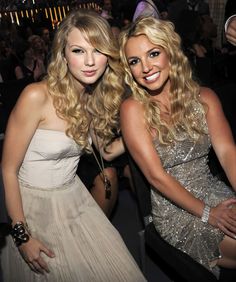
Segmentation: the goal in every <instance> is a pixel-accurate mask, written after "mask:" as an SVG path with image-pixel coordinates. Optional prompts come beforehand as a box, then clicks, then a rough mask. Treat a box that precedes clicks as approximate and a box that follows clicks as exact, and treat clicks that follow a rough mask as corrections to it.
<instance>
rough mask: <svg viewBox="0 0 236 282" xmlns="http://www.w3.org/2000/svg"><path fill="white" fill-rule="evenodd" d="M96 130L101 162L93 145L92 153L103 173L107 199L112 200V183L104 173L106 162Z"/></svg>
mask: <svg viewBox="0 0 236 282" xmlns="http://www.w3.org/2000/svg"><path fill="white" fill-rule="evenodd" d="M93 130H94V134H95V137H96V142H97V144H98V148H99V149H98V152H99V156H100V162H99V160H98V157H97V155H96V153H95V152H94V149H93V146H92V145H91V150H92V153H93V156H94V158H95V160H96V162H97V164H98V167H99V169H100V171H101V178H102V181H103V184H104V188H105V199H110V198H111V182H110V180H109V179H108V177H107V176H106V174H105V172H104V169H105V167H104V161H103V158H102V154H101V149H100V146H99V143H98V136H97V132H96V130H95V129H93Z"/></svg>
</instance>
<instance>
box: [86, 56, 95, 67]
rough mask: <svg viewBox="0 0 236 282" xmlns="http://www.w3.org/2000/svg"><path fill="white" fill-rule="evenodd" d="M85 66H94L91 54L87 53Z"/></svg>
mask: <svg viewBox="0 0 236 282" xmlns="http://www.w3.org/2000/svg"><path fill="white" fill-rule="evenodd" d="M85 65H86V66H93V65H94V56H93V54H92V53H91V54H90V53H87V54H86V57H85Z"/></svg>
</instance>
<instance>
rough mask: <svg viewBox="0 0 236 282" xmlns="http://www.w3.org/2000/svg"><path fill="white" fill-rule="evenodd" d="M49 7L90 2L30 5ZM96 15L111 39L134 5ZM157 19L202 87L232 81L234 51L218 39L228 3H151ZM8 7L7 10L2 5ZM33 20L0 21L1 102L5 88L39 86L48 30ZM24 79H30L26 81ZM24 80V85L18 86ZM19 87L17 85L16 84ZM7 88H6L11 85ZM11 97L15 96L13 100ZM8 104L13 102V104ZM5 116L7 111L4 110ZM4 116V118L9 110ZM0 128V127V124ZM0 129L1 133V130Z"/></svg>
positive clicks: (106, 5) (107, 3) (117, 5)
mask: <svg viewBox="0 0 236 282" xmlns="http://www.w3.org/2000/svg"><path fill="white" fill-rule="evenodd" d="M26 2H27V3H29V5H30V3H32V1H19V0H14V1H1V8H2V7H3V6H4V8H7V7H10V6H11V7H12V6H14V5H15V6H16V7H19V5H24V6H25V5H27V3H26ZM52 2H57V3H58V4H60V3H62V2H63V3H69V2H70V3H69V4H70V7H71V9H74V8H79V7H80V6H79V5H80V4H81V3H82V2H84V3H85V2H86V3H88V2H91V1H87V0H86V1H85V0H84V1H78V0H74V1H66V0H60V1H44V0H41V1H35V5H36V4H37V5H50V3H52ZM94 2H97V4H98V5H99V7H101V9H100V10H99V11H98V12H100V13H101V14H102V16H103V17H104V18H106V19H107V20H108V22H109V23H110V25H111V28H112V30H113V32H114V34H115V36H116V37H118V35H119V33H120V31H121V30H122V29H123V28H124V27H125V26H127V25H128V24H129V23H130V22H131V21H132V20H133V15H134V13H135V8H136V7H137V5H138V3H139V2H140V1H136V2H134V3H133V5H131V2H129V3H126V2H127V1H119V2H117V1H116V2H115V1H111V0H103V1H102V0H99V1H94ZM152 3H154V5H155V6H156V8H157V11H158V15H159V17H160V18H162V19H164V20H170V21H172V22H173V23H174V25H175V27H176V30H177V32H178V33H179V35H180V36H181V38H182V44H183V47H184V51H185V53H186V55H187V56H188V58H189V59H190V61H191V63H192V65H193V69H194V71H195V75H196V77H197V78H198V79H199V81H200V82H201V84H202V85H207V86H211V87H212V86H214V84H216V83H217V84H218V83H221V82H224V81H225V80H233V81H235V72H234V71H233V67H234V65H235V58H236V52H235V51H236V50H235V47H234V46H233V45H230V44H229V43H228V42H227V41H226V40H225V36H224V23H225V19H226V17H227V15H228V13H229V9H232V5H235V1H231V0H228V1H227V0H223V1H219V0H214V1H211V0H208V1H206V0H205V1H204V0H155V1H152ZM6 5H8V6H6ZM35 17H36V18H35V19H34V21H33V22H32V19H29V18H27V17H25V18H23V19H21V22H20V25H18V24H17V23H12V21H11V18H10V17H2V18H1V21H0V82H1V85H2V86H0V95H1V96H2V97H1V103H3V101H2V99H4V97H3V96H4V93H5V92H6V91H7V90H6V84H8V82H12V81H18V80H19V81H21V83H16V84H15V88H17V87H18V88H17V89H14V90H13V91H14V94H16V93H17V95H18V93H19V92H20V91H21V90H22V87H24V86H25V83H28V82H29V81H31V80H32V81H39V80H40V79H41V78H42V77H43V76H44V75H45V73H46V69H47V64H48V60H49V58H50V49H51V42H52V38H53V34H54V31H55V30H54V28H55V27H54V28H53V27H52V23H51V21H50V20H49V19H48V18H46V17H45V16H44V15H43V14H40V13H37V14H35ZM29 78H30V79H29ZM24 81H26V82H25V83H24ZM22 82H23V83H22ZM11 86H12V85H11ZM10 95H13V94H12V93H10V91H8V96H9V97H10ZM15 96H16V95H15ZM12 104H14V101H13V103H12ZM8 110H9V111H10V110H11V108H10V109H8ZM8 110H7V113H5V116H6V118H1V120H2V121H1V122H2V123H4V122H3V121H4V120H6V119H7V116H8V114H9V111H8ZM1 126H2V127H3V128H4V125H1ZM2 130H3V131H4V129H1V131H2Z"/></svg>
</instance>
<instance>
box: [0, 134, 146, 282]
mask: <svg viewBox="0 0 236 282" xmlns="http://www.w3.org/2000/svg"><path fill="white" fill-rule="evenodd" d="M80 155H81V151H80V148H79V146H78V145H77V144H76V143H75V142H74V141H73V140H72V139H71V138H69V137H67V136H66V135H65V133H64V132H60V131H53V130H44V129H37V130H36V132H35V135H34V136H33V138H32V140H31V143H30V145H29V147H28V150H27V153H26V155H25V158H24V161H23V164H22V166H21V168H20V171H19V182H20V190H21V195H22V201H23V208H24V213H25V217H26V220H27V222H28V225H29V228H30V230H31V233H32V236H33V237H35V238H37V239H39V240H40V241H41V242H43V243H44V244H45V245H46V246H47V247H48V248H49V249H51V250H53V252H54V253H55V258H49V257H47V256H46V255H44V254H43V253H42V254H41V255H42V256H43V257H44V259H45V260H46V262H47V263H48V265H49V269H50V273H48V274H45V275H39V274H35V273H34V272H32V271H31V269H30V268H29V267H28V265H27V264H26V263H25V261H24V260H23V258H22V257H21V255H20V253H19V251H18V249H17V248H16V247H15V246H14V244H13V242H12V238H11V237H10V236H9V237H8V238H7V240H6V246H5V247H4V248H3V250H2V254H1V264H2V270H3V276H4V282H34V281H40V282H44V281H48V282H80V281H81V282H118V281H120V282H139V281H140V282H141V281H146V279H145V278H144V277H143V275H142V273H141V272H140V270H139V268H138V266H137V264H136V262H135V261H134V259H133V257H132V256H131V255H130V253H129V251H128V249H127V248H126V246H125V244H124V242H123V240H122V239H121V237H120V235H119V233H118V232H117V230H116V229H115V228H114V227H113V225H112V224H111V223H110V221H109V220H108V219H107V218H106V216H105V215H104V213H103V212H102V210H101V209H100V208H99V207H98V205H97V204H96V202H95V201H94V199H93V198H92V196H91V195H90V193H89V192H88V191H87V189H86V187H85V186H84V185H83V183H82V182H81V181H80V179H79V178H78V177H77V175H76V169H77V165H78V161H79V158H80Z"/></svg>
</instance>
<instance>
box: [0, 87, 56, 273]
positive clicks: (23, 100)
mask: <svg viewBox="0 0 236 282" xmlns="http://www.w3.org/2000/svg"><path fill="white" fill-rule="evenodd" d="M44 98H45V95H44V93H43V92H42V91H41V87H40V86H38V84H32V85H30V86H28V87H26V89H25V90H24V91H23V93H22V94H21V96H20V98H19V100H18V102H17V104H16V106H15V108H14V109H13V111H12V113H11V115H10V118H9V122H8V126H7V130H6V135H5V141H4V148H3V158H2V174H3V182H4V188H5V195H6V206H7V210H8V214H9V216H10V218H11V220H12V225H14V224H15V223H16V222H18V221H22V222H24V223H25V222H26V219H25V215H24V211H23V206H22V199H21V194H20V189H19V183H18V178H17V176H18V172H19V168H20V166H21V164H22V161H23V159H24V156H25V153H26V150H27V148H28V145H29V143H30V141H31V138H32V136H33V134H34V132H35V130H36V129H37V127H38V125H39V123H40V122H41V121H42V120H43V115H42V111H43V110H42V109H43V106H44V100H45V99H44ZM19 250H20V252H21V255H22V256H23V258H24V259H25V261H26V262H27V263H29V266H30V267H31V269H32V270H33V271H35V272H40V273H43V271H44V270H46V271H49V270H48V267H47V265H46V263H45V262H44V260H43V259H42V258H41V256H40V252H44V253H45V254H46V255H48V256H50V257H53V253H52V252H51V251H50V250H49V249H47V248H46V247H45V246H44V245H43V244H42V243H41V242H39V241H38V240H36V239H34V238H32V237H30V240H29V241H28V242H27V243H24V244H22V245H21V246H20V247H19Z"/></svg>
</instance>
